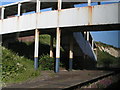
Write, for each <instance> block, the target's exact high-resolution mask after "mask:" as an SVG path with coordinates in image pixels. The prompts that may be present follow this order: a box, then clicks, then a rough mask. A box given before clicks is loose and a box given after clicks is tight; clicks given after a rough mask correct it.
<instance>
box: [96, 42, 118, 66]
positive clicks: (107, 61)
mask: <svg viewBox="0 0 120 90" xmlns="http://www.w3.org/2000/svg"><path fill="white" fill-rule="evenodd" d="M95 43H96V46H97V57H98V66H105V67H119V66H120V49H119V48H116V47H113V46H111V45H107V44H104V43H101V42H95Z"/></svg>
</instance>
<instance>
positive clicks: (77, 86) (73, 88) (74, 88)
mask: <svg viewBox="0 0 120 90" xmlns="http://www.w3.org/2000/svg"><path fill="white" fill-rule="evenodd" d="M118 74H120V69H117V70H115V71H113V72H110V73H107V74H104V75H100V76H98V77H95V78H92V79H91V80H86V81H84V82H81V83H77V84H74V85H71V86H69V87H66V88H64V89H62V90H78V89H80V88H81V87H84V86H87V85H89V84H92V83H95V82H97V81H99V80H102V79H104V78H107V77H109V76H114V75H118ZM119 80H120V78H119Z"/></svg>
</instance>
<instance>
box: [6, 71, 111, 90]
mask: <svg viewBox="0 0 120 90" xmlns="http://www.w3.org/2000/svg"><path fill="white" fill-rule="evenodd" d="M111 72H112V71H103V70H73V71H71V72H68V71H66V70H61V71H60V72H59V73H57V74H55V73H54V72H53V71H42V72H41V75H40V76H39V77H37V78H35V79H34V80H29V81H26V82H24V83H19V84H12V85H8V86H7V87H6V88H55V89H64V88H68V87H71V86H74V85H77V84H80V83H83V82H85V81H88V80H91V79H93V78H97V77H99V76H101V75H105V74H108V73H111Z"/></svg>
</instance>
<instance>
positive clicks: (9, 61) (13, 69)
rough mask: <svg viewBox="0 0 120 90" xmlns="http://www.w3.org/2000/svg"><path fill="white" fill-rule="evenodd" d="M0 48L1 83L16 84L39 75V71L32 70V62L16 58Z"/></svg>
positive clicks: (21, 57)
mask: <svg viewBox="0 0 120 90" xmlns="http://www.w3.org/2000/svg"><path fill="white" fill-rule="evenodd" d="M0 48H2V59H1V60H2V82H4V83H6V84H9V83H17V82H22V81H26V80H28V79H30V78H34V77H37V76H38V75H40V71H39V70H37V71H35V70H34V67H33V61H32V60H29V59H27V58H25V57H23V56H18V55H17V54H16V53H14V52H12V51H11V50H8V49H6V48H5V47H1V46H0Z"/></svg>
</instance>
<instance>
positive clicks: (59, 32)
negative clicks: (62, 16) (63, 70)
mask: <svg viewBox="0 0 120 90" xmlns="http://www.w3.org/2000/svg"><path fill="white" fill-rule="evenodd" d="M56 34H57V35H56V65H55V72H59V62H60V35H61V30H60V28H59V27H57V32H56Z"/></svg>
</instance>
